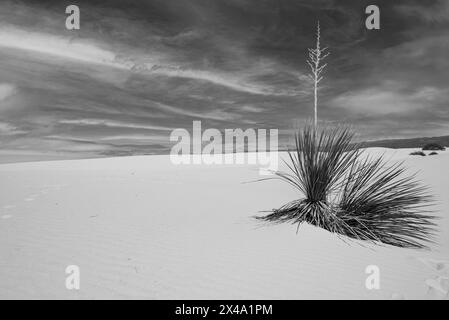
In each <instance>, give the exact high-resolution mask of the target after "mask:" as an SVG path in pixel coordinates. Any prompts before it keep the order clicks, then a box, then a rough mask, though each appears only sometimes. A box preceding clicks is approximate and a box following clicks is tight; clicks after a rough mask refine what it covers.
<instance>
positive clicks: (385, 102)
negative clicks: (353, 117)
mask: <svg viewBox="0 0 449 320" xmlns="http://www.w3.org/2000/svg"><path fill="white" fill-rule="evenodd" d="M448 98H449V94H448V90H446V89H438V88H435V87H421V88H418V89H416V90H415V91H413V92H401V91H400V90H391V89H387V88H385V87H381V88H369V89H363V90H359V91H352V92H348V93H344V94H341V95H339V96H338V97H336V98H334V99H332V100H331V101H330V102H329V105H330V107H337V108H343V109H345V110H347V111H349V112H351V113H355V114H365V115H378V114H393V113H403V114H404V113H405V114H407V113H411V112H414V111H416V110H424V109H431V108H433V107H435V106H438V105H439V104H440V103H443V102H444V101H447V99H448Z"/></svg>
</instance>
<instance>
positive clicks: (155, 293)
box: [0, 148, 449, 299]
mask: <svg viewBox="0 0 449 320" xmlns="http://www.w3.org/2000/svg"><path fill="white" fill-rule="evenodd" d="M410 151H411V150H410V149H401V150H390V149H381V148H373V149H369V150H368V152H369V153H370V154H380V153H384V152H385V154H386V155H387V156H388V157H389V158H391V160H392V161H395V160H404V161H405V165H406V166H407V167H408V168H409V169H410V171H411V172H415V171H419V172H418V177H419V178H420V179H421V180H422V181H423V182H424V183H425V184H427V185H428V186H429V187H430V188H431V190H432V193H433V194H434V195H435V197H436V198H437V200H438V204H437V205H436V206H435V207H434V209H435V210H436V212H435V215H437V216H439V217H440V218H441V219H439V220H438V228H439V232H438V234H437V237H436V239H435V241H436V243H435V244H431V245H430V250H429V251H424V250H412V249H401V248H393V247H382V246H375V245H371V244H366V243H358V242H355V241H350V242H348V241H346V239H340V238H339V237H337V236H336V235H334V234H331V233H329V232H326V231H324V230H321V229H318V228H315V227H312V226H308V225H303V226H301V227H300V228H299V231H298V233H297V234H296V226H294V225H288V224H284V225H275V226H272V225H264V224H261V223H260V222H258V221H256V220H255V219H253V218H252V217H253V216H254V215H257V214H259V212H260V211H263V210H270V209H272V208H277V207H279V206H281V205H283V204H285V203H287V202H289V201H290V200H293V199H295V197H298V196H299V195H298V194H297V192H296V191H295V190H294V189H293V188H292V187H291V186H289V185H287V184H286V183H284V182H281V181H278V180H270V181H262V182H251V181H254V180H257V179H260V178H261V176H259V171H258V168H257V167H256V166H252V165H204V164H203V165H180V166H175V165H173V164H172V163H171V162H170V160H169V156H135V157H120V158H106V159H94V160H71V161H48V162H34V163H17V164H2V165H0V186H1V187H0V190H1V192H0V298H2V299H13V298H19V299H25V298H30V299H37V298H43V299H119V298H120V299H121V298H124V299H315V298H322V299H421V298H423V299H435V298H436V299H440V298H447V296H445V295H444V293H445V291H447V290H449V283H448V282H449V280H447V278H445V277H447V276H448V275H449V223H448V221H449V220H448V217H449V199H448V197H447V192H448V190H449V170H448V168H449V151H446V152H440V153H439V154H438V155H436V156H427V157H419V156H410V155H409V153H410ZM280 157H283V158H285V157H286V154H285V153H281V154H280ZM343 240H345V241H343ZM68 265H77V266H79V268H80V272H81V273H80V275H81V278H80V289H79V290H68V289H67V288H66V286H65V280H66V277H67V275H66V273H65V269H66V267H67V266H68ZM369 265H376V266H378V267H379V270H380V289H378V290H376V289H373V290H368V289H367V288H366V286H365V280H366V278H367V277H368V275H367V274H366V273H365V269H366V267H367V266H369Z"/></svg>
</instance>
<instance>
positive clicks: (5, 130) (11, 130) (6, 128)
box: [0, 122, 27, 136]
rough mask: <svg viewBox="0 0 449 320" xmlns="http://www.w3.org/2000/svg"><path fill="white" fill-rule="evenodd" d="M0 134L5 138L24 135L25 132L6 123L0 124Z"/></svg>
mask: <svg viewBox="0 0 449 320" xmlns="http://www.w3.org/2000/svg"><path fill="white" fill-rule="evenodd" d="M0 133H1V134H2V135H5V136H13V135H19V134H25V133H27V131H25V130H20V129H19V128H18V127H16V126H14V125H12V124H10V123H7V122H0Z"/></svg>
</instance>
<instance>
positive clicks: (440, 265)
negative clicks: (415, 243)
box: [417, 258, 449, 275]
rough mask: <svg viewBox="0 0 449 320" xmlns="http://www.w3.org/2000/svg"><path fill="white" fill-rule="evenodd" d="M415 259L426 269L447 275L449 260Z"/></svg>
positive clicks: (448, 273) (448, 272)
mask: <svg viewBox="0 0 449 320" xmlns="http://www.w3.org/2000/svg"><path fill="white" fill-rule="evenodd" d="M417 259H418V260H419V261H421V262H422V263H423V264H425V265H426V266H427V267H429V268H430V269H432V270H433V271H436V272H438V273H440V274H446V275H449V260H437V259H424V258H417Z"/></svg>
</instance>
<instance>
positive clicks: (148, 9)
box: [0, 0, 449, 162]
mask: <svg viewBox="0 0 449 320" xmlns="http://www.w3.org/2000/svg"><path fill="white" fill-rule="evenodd" d="M70 4H76V5H78V6H79V8H80V11H81V28H80V30H67V29H66V27H65V20H66V17H67V14H66V13H65V8H66V6H68V5H70ZM369 4H372V1H364V0H344V1H343V0H342V1H337V0H226V1H225V0H128V1H123V0H121V1H120V0H109V1H105V0H103V1H95V0H89V1H81V0H76V1H73V0H72V1H61V0H58V1H56V0H55V1H49V0H39V1H37V0H36V1H34V0H33V1H32V0H29V1H27V0H22V1H12V0H2V1H1V3H0V162H10V161H30V160H42V159H75V158H86V157H102V156H118V155H135V154H159V153H168V152H169V150H170V147H171V146H172V145H173V142H170V140H169V136H170V133H171V132H172V131H173V130H174V129H177V128H185V129H187V130H189V131H191V130H192V122H193V121H196V120H200V121H201V123H202V128H203V130H204V129H207V128H217V129H219V130H224V129H225V128H242V129H244V130H245V129H248V128H255V129H257V128H265V129H278V130H279V132H280V142H279V145H280V146H283V145H288V144H289V142H290V141H291V138H292V135H293V134H294V132H295V130H296V129H297V128H298V126H300V125H301V124H302V123H304V122H306V121H309V120H310V119H311V118H312V117H313V91H312V84H311V83H310V81H309V80H308V78H307V73H308V69H307V68H308V66H307V64H306V58H307V48H308V47H313V46H314V41H315V39H314V37H315V35H314V32H315V28H316V23H317V21H318V20H319V21H320V24H321V36H322V44H323V45H324V46H327V47H328V48H329V51H330V52H331V55H330V56H329V57H328V58H327V63H328V67H327V69H326V73H325V78H324V80H323V82H322V83H321V84H322V87H321V88H320V91H319V107H318V116H319V120H320V121H322V122H326V123H350V124H352V125H353V126H354V127H355V128H356V130H357V132H358V134H359V137H360V139H364V140H376V139H386V138H410V137H422V136H438V135H449V121H448V120H449V108H448V98H449V86H448V83H449V60H448V52H449V1H447V0H432V1H429V0H406V1H402V0H397V1H387V0H384V1H375V4H376V5H378V6H379V8H380V30H367V29H366V27H365V19H366V17H367V15H366V14H365V8H366V6H367V5H369Z"/></svg>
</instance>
